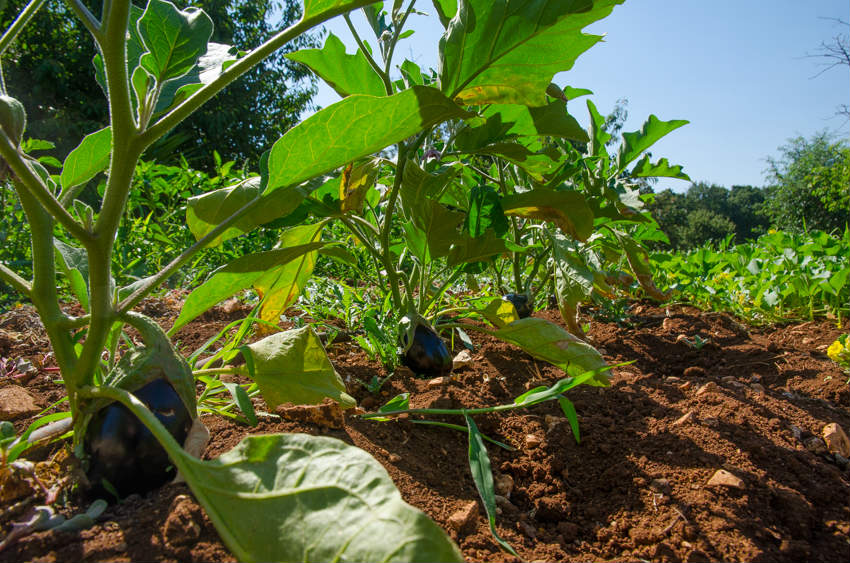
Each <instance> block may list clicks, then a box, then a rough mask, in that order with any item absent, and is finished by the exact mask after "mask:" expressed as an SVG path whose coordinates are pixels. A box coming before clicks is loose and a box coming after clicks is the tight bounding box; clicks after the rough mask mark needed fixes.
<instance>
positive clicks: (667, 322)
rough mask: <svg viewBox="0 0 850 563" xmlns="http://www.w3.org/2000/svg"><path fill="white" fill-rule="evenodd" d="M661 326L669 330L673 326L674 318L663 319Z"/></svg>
mask: <svg viewBox="0 0 850 563" xmlns="http://www.w3.org/2000/svg"><path fill="white" fill-rule="evenodd" d="M661 328H663V329H664V330H665V331H668V332H669V331H670V329H671V328H673V319H670V318H667V319H664V320H663V321H661Z"/></svg>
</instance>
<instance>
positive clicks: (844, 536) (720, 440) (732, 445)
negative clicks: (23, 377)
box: [0, 300, 850, 561]
mask: <svg viewBox="0 0 850 563" xmlns="http://www.w3.org/2000/svg"><path fill="white" fill-rule="evenodd" d="M178 307H179V302H177V301H168V300H162V301H156V302H153V301H151V302H148V303H147V305H146V306H145V307H144V308H145V313H146V314H148V315H151V316H152V317H154V318H155V319H156V320H157V321H158V322H159V323H160V324H162V325H163V326H165V327H167V326H169V325H170V323H171V322H172V321H173V318H174V316H175V315H176V314H177V312H178V310H179V309H178ZM19 314H20V313H19ZM244 314H245V312H244V311H242V310H239V309H237V310H235V311H234V310H225V309H222V308H216V309H215V310H213V311H210V312H209V313H207V314H206V315H205V316H203V317H202V318H200V319H199V320H196V321H195V322H193V323H191V324H190V325H188V326H187V327H185V328H183V329H182V330H181V331H180V332H179V333H178V334H177V336H176V341H177V342H178V344H179V345H180V346H181V347H182V348H183V349H184V351H186V350H189V351H191V350H194V349H195V348H196V347H197V346H199V345H200V344H201V343H202V342H203V341H204V340H206V339H207V338H209V336H211V335H213V334H215V332H216V331H217V330H220V328H221V327H222V326H224V324H226V322H228V320H232V319H235V318H239V317H240V316H244ZM537 315H538V316H542V317H545V318H546V319H548V320H551V321H553V322H558V323H560V319H559V318H558V314H557V312H556V311H544V312H538V313H537ZM9 318H10V316H7V317H6V321H5V322H4V323H3V325H2V327H0V328H2V331H3V334H2V338H0V352H2V356H3V357H6V358H13V359H14V358H16V357H18V356H26V357H31V358H35V357H37V356H38V355H39V354H44V353H46V352H47V350H46V349H45V348H44V347H45V346H46V341H45V340H44V339H43V336H41V335H39V333H38V332H37V331H33V330H32V328H31V326H32V325H29V328H28V326H27V323H17V324H16V323H14V322H11V321H9ZM628 321H629V326H617V325H616V324H613V323H605V322H599V321H593V322H592V327H591V330H590V336H591V337H592V339H593V341H594V344H595V345H596V346H597V347H598V348H599V349H600V351H601V352H602V353H603V356H604V357H605V359H606V360H607V361H608V362H609V363H611V364H617V363H621V362H627V361H631V360H634V363H632V364H630V365H626V366H623V367H618V368H615V369H614V370H613V379H612V386H611V387H610V388H607V389H603V388H595V387H588V386H580V387H578V388H576V389H574V390H572V391H570V392H569V394H568V396H569V398H570V399H571V400H572V401H573V403H574V404H575V407H576V410H577V412H578V419H579V424H580V430H581V443H580V444H577V443H576V442H575V440H574V438H573V435H572V432H571V430H570V425H569V424H568V423H567V421H566V419H565V418H564V417H563V414H561V412H560V409H559V408H558V406H557V404H555V403H545V404H541V405H538V406H535V407H532V408H530V409H528V410H517V411H509V412H507V413H502V414H498V413H497V414H490V415H481V416H477V417H476V419H475V420H476V422H477V423H478V426H479V428H480V430H481V432H482V433H484V434H485V435H487V436H490V437H492V438H494V439H497V440H500V441H502V442H505V443H507V444H510V445H512V446H514V447H515V448H516V451H507V450H504V449H501V448H498V447H496V446H493V445H488V451H489V455H490V459H491V462H492V466H493V470H494V474H495V477H496V481H497V493H499V494H501V496H502V497H503V498H500V499H499V502H498V506H499V512H500V514H498V516H497V529H498V531H499V533H500V535H501V536H502V537H503V538H504V539H506V540H507V541H508V542H509V543H510V544H511V545H512V546H514V548H515V549H516V550H517V552H518V553H519V554H520V556H521V557H522V558H523V559H524V560H528V561H599V560H637V559H644V560H647V559H648V560H653V561H709V560H725V561H797V560H800V559H803V560H809V561H837V560H843V559H844V558H845V557H846V555H847V553H848V550H850V467H848V465H847V464H846V462H845V461H844V460H843V459H841V458H837V457H836V456H834V455H832V454H830V453H828V452H827V451H826V449H825V447H824V444H823V441H818V440H813V439H812V438H813V437H819V436H820V435H821V433H822V431H823V428H824V427H825V426H826V425H828V424H830V423H837V424H838V425H839V426H841V427H842V428H843V429H844V430H850V409H848V407H850V386H848V385H847V384H846V383H845V382H846V379H847V378H846V375H844V374H843V373H842V372H841V371H840V370H839V369H838V368H837V367H836V366H835V364H834V363H832V362H831V361H830V360H829V359H828V358H827V356H826V348H827V346H828V345H829V344H830V343H831V342H832V341H833V340H834V339H835V337H836V336H837V335H838V334H839V329H838V328H837V327H836V326H835V322H834V321H827V320H822V321H816V322H810V323H803V324H790V325H784V326H776V327H765V328H748V327H744V326H742V325H741V324H739V323H738V322H737V321H735V320H734V319H733V318H731V317H729V316H726V315H722V314H716V313H701V312H700V311H698V310H696V309H693V308H688V307H680V306H671V307H669V308H659V307H655V306H650V305H636V306H634V307H632V308H631V310H630V316H629V318H628ZM682 335H684V336H682ZM695 336H700V337H701V338H702V339H707V342H706V343H705V344H704V345H702V346H701V347H700V348H697V347H696V346H694V343H695V339H694V337H695ZM471 337H472V340H473V341H474V343H475V345H476V349H475V351H473V352H472V356H473V360H474V361H473V363H472V364H471V365H470V366H468V367H463V368H460V369H458V370H457V371H456V372H455V374H454V376H453V378H452V379H450V380H447V381H443V382H439V381H427V380H421V379H415V378H413V377H411V376H410V375H409V372H402V373H401V375H398V376H396V377H393V378H391V379H390V380H389V381H387V383H386V384H385V385H384V386H383V388H382V389H381V391H380V392H379V394H378V395H374V396H373V395H370V394H369V393H368V392H367V391H366V390H365V388H364V387H363V386H362V385H360V384H358V383H357V380H358V379H359V380H362V381H368V380H370V379H371V378H372V376H374V375H378V376H381V375H383V374H382V372H381V369H380V367H379V366H378V364H377V363H375V362H370V361H369V360H368V359H367V358H366V356H365V355H364V354H363V353H362V352H361V351H360V349H359V348H357V347H356V346H355V345H353V344H352V343H339V344H335V345H332V346H330V347H329V348H328V353H329V355H330V356H331V358H332V360H333V361H334V365H335V366H336V369H337V370H338V372H339V373H340V375H341V376H342V377H343V379H344V380H345V381H346V384H347V386H348V390H349V392H350V393H351V394H352V395H354V396H355V397H356V398H357V400H358V402H359V404H360V406H361V407H363V408H364V409H366V410H374V409H376V408H377V407H379V406H380V405H381V404H383V403H385V402H386V401H387V400H389V399H390V398H392V397H393V396H395V395H397V394H399V393H402V392H410V394H411V399H410V405H411V407H425V406H431V407H443V408H446V407H447V408H463V407H479V406H487V405H495V404H501V403H509V402H512V400H513V398H514V397H516V396H517V395H519V394H521V393H523V392H524V391H526V390H527V389H529V388H531V387H534V386H537V385H548V384H551V383H553V382H554V381H556V380H557V379H559V378H561V377H563V373H562V372H560V371H559V370H558V369H556V368H554V367H552V366H550V365H548V364H544V363H542V362H536V361H534V360H532V359H531V358H530V357H529V356H527V355H526V354H524V353H523V352H521V351H519V350H518V349H516V348H514V347H511V346H509V345H507V344H504V343H502V342H500V341H497V340H495V339H493V338H490V337H488V336H485V335H479V334H472V335H471ZM458 345H459V342H458ZM457 351H459V350H455V352H457ZM405 373H408V375H405ZM55 378H56V374H55V373H52V372H50V371H45V370H43V369H41V370H39V372H38V374H37V375H35V376H34V378H33V379H32V380H30V381H29V382H28V383H27V384H26V386H25V387H26V389H27V390H28V391H29V392H30V393H31V394H33V396H34V397H35V399H36V401H37V402H38V403H39V404H40V405H41V406H46V405H48V404H50V403H51V402H53V401H56V400H57V399H58V398H60V397H61V396H62V394H63V392H64V391H63V387H62V386H61V385H57V384H55V383H53V380H54V379H55ZM8 383H10V382H8V381H3V382H0V385H4V386H5V385H7V384H8ZM255 404H256V406H257V409H258V410H260V411H262V410H265V409H264V408H263V404H262V403H261V400H260V399H256V400H255ZM315 411H316V409H289V410H287V411H286V412H285V413H283V414H284V417H283V418H281V419H268V418H267V419H264V421H263V419H261V422H260V424H259V426H258V427H256V428H249V427H246V426H242V425H239V424H236V423H234V422H232V421H230V420H228V419H224V418H220V417H205V418H204V421H205V422H206V424H207V426H208V427H209V428H210V430H211V433H212V440H211V442H210V444H209V446H208V447H207V450H206V453H205V457H207V458H210V457H215V456H217V455H219V454H220V453H222V452H224V451H226V450H228V449H230V448H231V447H232V446H234V445H235V444H236V443H237V442H238V441H239V440H240V439H241V438H242V437H243V436H244V435H246V434H248V433H268V432H306V433H310V434H320V435H326V436H331V437H335V438H339V439H340V440H343V441H345V442H348V443H351V444H354V445H356V446H358V447H361V448H363V449H365V450H366V451H368V452H369V453H370V454H371V455H373V456H374V457H375V458H376V459H377V460H378V461H379V462H380V463H381V464H382V465H383V466H384V467H385V468H386V469H387V471H388V472H389V474H390V476H391V477H392V479H393V481H394V482H395V484H396V486H397V487H398V488H399V489H400V491H401V493H402V496H403V497H404V498H405V500H407V501H408V502H409V503H410V504H412V505H414V506H416V507H419V508H421V509H422V510H424V511H425V512H426V513H427V514H428V515H429V516H431V517H432V518H433V519H434V520H435V521H436V522H437V523H438V524H439V525H440V526H442V527H443V528H445V529H446V530H447V531H449V533H450V534H451V535H452V537H453V538H454V539H455V540H456V541H457V543H458V545H459V546H460V548H461V550H462V552H463V554H464V555H465V557H466V558H467V560H470V561H511V560H514V559H513V558H512V557H511V556H510V555H509V554H507V553H505V552H504V551H502V550H500V549H499V547H498V545H497V544H496V543H495V542H494V540H493V538H492V536H491V535H490V532H489V529H488V525H487V520H486V517H485V516H484V511H483V509H482V508H480V503H479V506H471V503H474V502H477V501H478V494H477V492H476V489H475V485H474V483H473V480H472V477H471V476H470V473H469V465H468V461H467V440H466V436H465V435H464V434H462V433H459V432H456V431H453V430H449V429H444V428H437V427H427V426H421V425H416V424H414V423H413V422H412V419H411V418H406V419H401V420H393V421H390V422H373V421H367V420H361V419H358V418H356V417H355V416H351V415H349V414H347V415H346V416H345V417H344V419H343V424H342V426H341V427H335V426H338V424H336V423H335V422H334V419H333V417H328V420H327V421H323V420H322V417H321V416H319V417H318V418H317V417H316V416H315V414H316V412H315ZM28 422H29V420H28V419H25V418H24V419H19V420H16V421H15V426H16V428H18V429H19V430H20V429H21V428H22V427H23V426H25V425H26V424H27V423H28ZM454 422H457V421H454ZM59 449H61V448H59ZM30 453H31V454H33V455H29V456H28V457H29V458H30V459H33V458H37V459H44V460H49V459H58V458H56V457H55V455H56V453H57V447H55V446H54V447H53V448H52V449H48V448H43V449H41V450H37V451H35V452H34V453H33V452H30ZM60 457H61V456H60ZM46 465H49V464H46ZM718 470H725V471H727V472H728V473H730V474H731V475H732V476H733V477H737V481H736V480H735V479H732V480H731V481H729V482H728V483H727V484H725V485H724V484H714V483H713V482H710V481H711V480H712V477H713V476H714V475H715V474H716V472H717V471H718ZM86 506H87V502H86V501H85V499H82V498H79V496H78V495H77V494H74V493H72V494H71V495H70V496H69V497H68V499H67V500H64V501H61V502H60V503H59V504H58V505H57V509H58V510H59V511H60V512H62V513H64V514H66V515H71V514H75V513H78V512H80V511H82V510H84V509H85V507H86ZM4 508H8V507H4ZM8 516H9V514H8V513H4V517H3V519H2V521H0V524H1V525H2V527H3V530H2V531H3V533H4V534H5V533H6V532H8V530H9V524H10V519H9V518H8ZM20 516H21V515H18V517H19V518H20ZM24 560H29V561H82V560H85V561H96V560H97V561H99V560H110V561H130V560H132V561H139V560H157V561H176V560H181V561H186V560H193V561H232V560H233V557H232V556H231V555H230V554H229V552H228V551H227V550H226V548H225V547H224V546H223V545H222V544H221V543H220V541H219V540H218V536H217V533H216V531H215V529H214V528H213V526H212V524H211V523H210V522H209V520H208V519H207V518H206V516H205V515H204V514H203V512H202V510H201V508H200V507H199V506H198V505H197V504H196V503H195V502H194V501H193V500H192V498H191V493H190V492H189V490H188V488H187V487H186V486H185V485H168V486H166V487H163V488H162V489H160V490H158V491H156V492H154V493H152V494H150V495H148V496H146V497H139V496H133V497H130V498H128V499H126V500H125V501H123V502H122V503H120V504H113V505H111V506H110V507H109V508H108V509H107V511H106V512H105V513H104V514H103V516H102V517H101V518H100V519H99V520H98V522H97V524H96V525H95V526H94V527H92V528H91V529H88V530H85V531H83V532H80V533H59V532H41V533H36V534H33V535H30V536H28V537H25V538H23V539H21V540H20V541H18V542H17V543H16V544H15V545H13V546H11V547H10V548H8V549H6V550H5V551H4V552H2V553H0V561H24Z"/></svg>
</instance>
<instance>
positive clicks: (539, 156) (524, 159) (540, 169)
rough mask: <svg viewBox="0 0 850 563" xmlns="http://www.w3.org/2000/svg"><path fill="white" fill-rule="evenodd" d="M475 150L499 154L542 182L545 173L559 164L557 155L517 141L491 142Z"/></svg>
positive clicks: (553, 169)
mask: <svg viewBox="0 0 850 563" xmlns="http://www.w3.org/2000/svg"><path fill="white" fill-rule="evenodd" d="M477 152H478V153H481V154H492V155H494V156H500V157H502V158H503V159H505V160H507V161H508V162H511V163H513V164H516V165H517V166H519V167H520V168H522V169H523V170H525V171H526V172H528V173H529V175H530V176H531V177H532V178H534V179H535V180H537V181H538V182H543V181H544V180H545V178H544V176H545V175H547V174H552V173H553V172H555V171H556V170H557V169H558V167H559V166H560V162H558V161H557V160H556V158H557V156H559V155H556V154H552V153H549V152H534V151H532V150H531V149H529V148H528V147H526V146H525V145H523V144H521V143H519V142H513V143H493V144H492V145H487V146H486V147H483V148H481V149H479V150H478V151H477ZM553 157H554V158H553Z"/></svg>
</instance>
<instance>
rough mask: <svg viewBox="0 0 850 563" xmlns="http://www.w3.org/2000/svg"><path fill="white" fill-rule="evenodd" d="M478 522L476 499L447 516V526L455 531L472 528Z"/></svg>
mask: <svg viewBox="0 0 850 563" xmlns="http://www.w3.org/2000/svg"><path fill="white" fill-rule="evenodd" d="M477 522H478V501H474V500H473V501H470V502H468V503H467V504H465V505H463V506H462V507H461V508H460V509H459V510H457V511H455V513H454V514H452V515H451V516H449V526H451V528H452V529H453V530H454V531H456V532H462V531H464V530H469V529H472V528H473V527H474V526H475V524H476V523H477Z"/></svg>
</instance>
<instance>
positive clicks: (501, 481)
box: [493, 473, 514, 498]
mask: <svg viewBox="0 0 850 563" xmlns="http://www.w3.org/2000/svg"><path fill="white" fill-rule="evenodd" d="M493 485H494V486H495V489H496V494H497V495H501V496H503V497H505V498H511V492H512V491H513V490H514V478H513V477H511V476H510V475H508V474H506V473H497V474H496V477H495V479H494V480H493Z"/></svg>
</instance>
